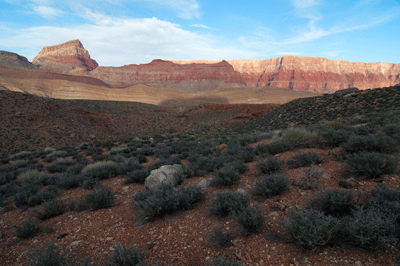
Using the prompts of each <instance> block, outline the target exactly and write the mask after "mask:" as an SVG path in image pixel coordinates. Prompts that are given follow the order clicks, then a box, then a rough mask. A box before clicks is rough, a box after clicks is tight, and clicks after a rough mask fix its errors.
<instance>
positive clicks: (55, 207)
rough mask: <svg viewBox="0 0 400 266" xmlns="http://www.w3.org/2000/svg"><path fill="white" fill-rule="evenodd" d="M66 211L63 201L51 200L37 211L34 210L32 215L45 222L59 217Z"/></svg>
mask: <svg viewBox="0 0 400 266" xmlns="http://www.w3.org/2000/svg"><path fill="white" fill-rule="evenodd" d="M67 211H68V208H67V205H66V204H65V203H64V202H63V201H59V200H52V201H49V202H46V203H45V204H43V206H42V208H41V209H39V210H34V211H33V212H34V214H35V216H36V217H37V218H39V219H40V220H47V219H50V218H53V217H56V216H59V215H61V214H63V213H65V212H67Z"/></svg>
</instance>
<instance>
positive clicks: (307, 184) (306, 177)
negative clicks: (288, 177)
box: [297, 165, 325, 190]
mask: <svg viewBox="0 0 400 266" xmlns="http://www.w3.org/2000/svg"><path fill="white" fill-rule="evenodd" d="M324 174H325V171H324V170H323V169H321V168H318V167H315V166H314V165H313V166H311V167H309V168H307V169H305V170H304V171H303V172H302V173H301V175H300V176H299V177H298V181H297V182H298V184H297V185H298V186H299V187H300V189H303V190H307V189H316V188H317V187H318V186H319V185H320V184H321V179H322V177H323V175H324Z"/></svg>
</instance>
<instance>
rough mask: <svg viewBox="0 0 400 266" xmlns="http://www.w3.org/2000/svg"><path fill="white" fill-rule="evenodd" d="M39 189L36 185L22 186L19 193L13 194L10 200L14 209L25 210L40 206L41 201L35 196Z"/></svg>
mask: <svg viewBox="0 0 400 266" xmlns="http://www.w3.org/2000/svg"><path fill="white" fill-rule="evenodd" d="M40 188H41V186H40V185H37V184H27V185H24V186H22V187H21V188H20V190H19V192H17V193H15V194H14V196H12V198H11V200H12V202H13V204H14V205H15V207H17V208H26V207H34V206H36V205H39V204H41V203H42V199H41V198H40V196H38V195H37V194H36V192H37V191H38V190H39V189H40Z"/></svg>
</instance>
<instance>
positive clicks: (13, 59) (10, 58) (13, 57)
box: [0, 51, 38, 70]
mask: <svg viewBox="0 0 400 266" xmlns="http://www.w3.org/2000/svg"><path fill="white" fill-rule="evenodd" d="M0 66H6V67H11V68H21V69H30V70H37V69H38V67H37V66H36V65H34V64H32V63H31V62H29V61H28V59H27V58H26V57H24V56H20V55H18V54H16V53H11V52H6V51H0Z"/></svg>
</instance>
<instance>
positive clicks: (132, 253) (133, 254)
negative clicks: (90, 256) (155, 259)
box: [106, 245, 145, 266]
mask: <svg viewBox="0 0 400 266" xmlns="http://www.w3.org/2000/svg"><path fill="white" fill-rule="evenodd" d="M144 259H145V255H144V254H143V253H142V252H141V251H140V250H139V249H137V248H135V247H125V246H124V245H116V246H115V247H114V251H113V252H112V253H111V254H110V255H109V256H108V258H107V262H106V265H107V266H121V265H127V266H130V265H132V266H134V265H145V264H143V263H144Z"/></svg>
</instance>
